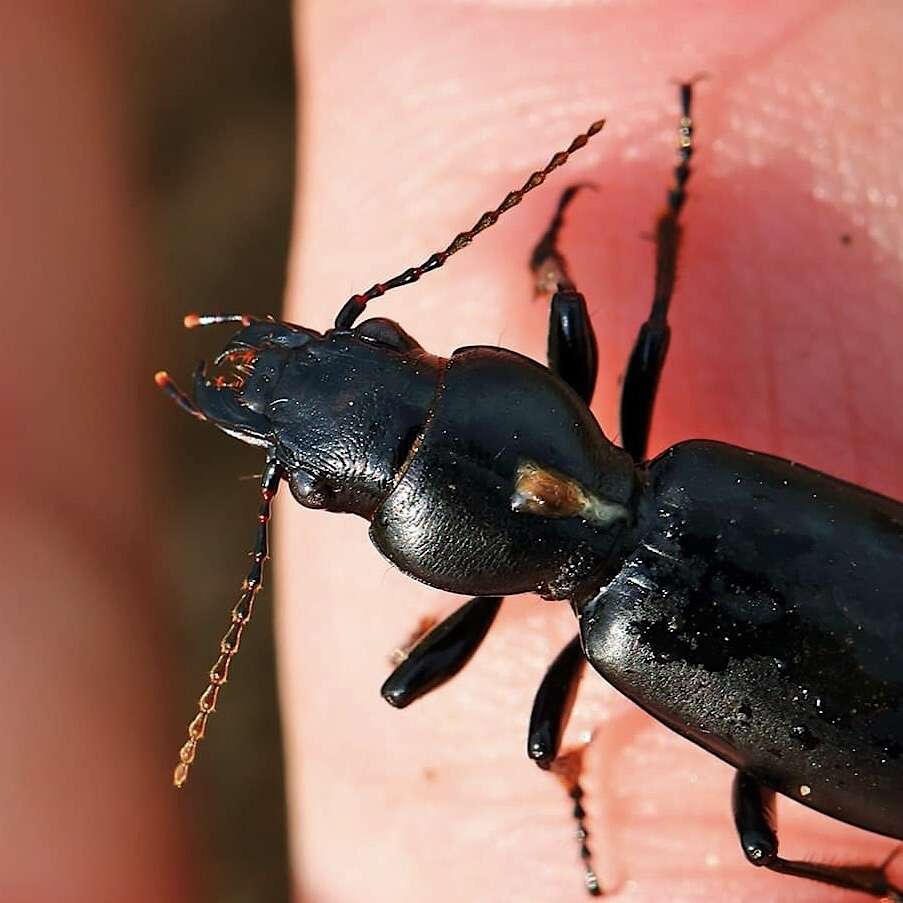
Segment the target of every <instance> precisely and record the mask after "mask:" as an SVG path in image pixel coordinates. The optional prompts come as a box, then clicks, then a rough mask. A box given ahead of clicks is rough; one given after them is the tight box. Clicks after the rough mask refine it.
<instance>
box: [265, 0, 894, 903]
mask: <svg viewBox="0 0 903 903" xmlns="http://www.w3.org/2000/svg"><path fill="white" fill-rule="evenodd" d="M753 9H754V12H753V11H752V10H753ZM297 18H298V42H299V47H300V50H301V58H302V59H303V60H304V65H303V73H302V78H301V80H300V83H299V88H300V91H301V108H302V110H303V113H304V120H303V137H304V141H303V143H302V144H301V148H302V154H301V158H300V163H301V169H300V175H301V178H300V180H299V186H300V187H299V194H298V202H299V217H298V223H299V228H298V230H297V235H296V243H295V247H294V254H293V258H292V266H291V280H290V289H289V295H288V304H287V314H286V315H287V317H288V318H289V319H291V320H295V321H297V322H303V323H305V324H308V325H311V326H314V327H316V328H325V327H327V326H328V325H330V324H331V321H332V318H333V317H334V315H335V313H336V311H337V309H338V308H339V306H340V305H341V303H342V302H343V301H344V299H345V298H346V297H347V296H348V295H349V294H351V293H353V292H355V291H360V290H362V289H364V288H366V287H367V286H369V285H370V284H371V283H373V282H375V281H377V280H379V279H384V278H387V277H389V276H391V275H393V274H395V273H397V272H399V271H400V270H402V269H404V268H405V267H406V266H408V265H410V264H413V263H418V262H420V261H422V260H423V259H425V258H426V256H427V255H428V254H429V253H430V252H431V251H433V250H436V249H438V248H440V247H443V246H444V244H445V243H446V242H447V240H448V239H449V238H451V236H452V235H453V234H454V233H455V232H457V231H458V230H459V229H460V228H462V227H464V226H468V225H470V224H471V223H472V222H473V221H474V220H475V218H476V216H477V215H478V214H479V213H480V212H482V211H483V210H484V209H487V208H488V207H490V206H494V205H495V203H497V201H498V200H500V199H501V198H502V196H503V195H504V194H505V193H506V191H507V190H508V189H510V188H512V187H514V186H515V185H519V184H520V182H521V181H522V179H523V177H524V176H525V175H526V174H527V173H528V172H529V171H530V170H531V169H533V168H536V167H537V166H538V165H541V164H543V163H545V161H546V160H547V159H548V157H549V156H551V154H552V152H553V151H555V150H558V149H559V148H562V147H564V146H566V145H567V143H568V142H569V140H570V138H571V137H572V136H573V135H574V134H576V133H577V132H578V131H580V130H582V129H583V128H584V127H585V126H586V125H587V124H588V123H589V122H591V121H592V120H594V119H596V118H598V116H600V115H605V116H607V117H608V126H607V127H606V129H605V130H604V131H603V133H602V134H600V135H599V136H597V137H596V138H595V139H593V141H592V143H591V145H590V146H589V147H588V148H586V149H584V150H582V151H581V152H580V153H579V154H578V155H577V156H576V157H575V158H574V160H573V161H572V162H571V163H570V164H568V167H567V171H566V172H561V173H559V174H557V175H556V176H554V177H553V178H550V179H549V181H548V183H547V185H546V186H545V187H544V188H542V189H540V190H539V191H537V192H536V193H534V194H533V195H531V196H530V198H529V199H528V200H527V201H526V202H525V203H524V204H523V205H522V206H521V207H520V208H518V209H517V210H515V211H512V212H511V213H510V214H508V215H507V216H506V217H505V218H504V219H503V220H502V222H501V223H500V224H499V225H498V226H496V227H495V228H494V229H493V230H491V231H490V232H489V233H487V234H486V235H484V236H482V237H481V238H479V239H478V240H477V242H476V243H475V245H474V246H473V248H471V249H468V250H467V251H465V252H463V253H462V254H460V255H459V256H458V257H456V258H455V259H454V260H453V261H451V262H450V263H449V264H448V265H447V266H446V267H445V268H444V269H443V270H441V271H440V272H438V273H434V274H431V275H429V276H427V277H426V278H425V279H424V281H423V282H422V283H421V284H420V285H418V286H416V287H412V288H406V289H404V290H399V291H397V292H393V293H391V294H390V295H389V296H387V297H386V298H385V299H383V300H381V301H377V302H374V303H373V304H372V305H371V308H370V312H371V313H372V314H373V315H385V316H389V317H393V318H397V319H398V320H399V321H400V322H401V323H402V324H403V325H404V327H405V328H406V329H408V330H409V331H410V332H411V333H412V334H413V335H415V336H416V337H417V338H418V339H419V340H420V341H421V342H422V343H423V344H424V346H425V347H427V348H428V349H429V350H431V351H434V352H437V353H444V354H447V353H449V352H451V351H452V350H453V349H454V348H455V347H457V346H459V345H463V344H473V343H488V344H501V345H505V346H507V347H510V348H514V349H516V350H518V351H521V352H524V353H526V354H529V355H531V356H533V357H535V358H537V359H540V360H542V359H543V355H544V342H545V329H546V310H545V308H544V307H543V306H542V305H541V304H531V303H530V297H531V280H530V276H529V274H528V271H527V268H526V265H525V262H526V259H527V255H528V252H529V249H530V247H531V244H532V242H533V241H534V240H535V238H536V237H537V236H538V235H539V234H540V232H541V231H542V229H543V228H544V226H545V224H546V222H547V219H548V217H549V215H550V212H551V210H552V208H553V206H554V204H555V202H556V201H557V198H558V194H559V192H560V190H561V189H562V188H563V187H564V186H565V185H567V184H569V183H571V182H574V181H579V180H584V179H592V180H594V181H596V182H597V183H598V185H599V188H600V190H599V192H598V194H593V193H586V194H584V195H583V196H581V197H580V198H579V199H578V200H577V202H576V203H575V205H574V207H573V211H572V213H571V214H570V215H569V217H568V225H567V228H566V230H565V234H564V245H565V249H566V251H567V254H568V256H569V258H570V261H571V264H572V270H573V274H574V276H575V278H576V281H577V284H578V286H579V287H580V288H581V289H582V290H583V291H584V292H585V294H586V296H587V299H588V302H589V306H590V309H591V311H592V315H593V320H594V323H595V326H596V329H597V331H598V334H599V344H600V354H601V373H600V380H599V388H598V393H597V400H596V403H595V405H594V410H595V411H596V413H597V415H598V417H599V419H600V421H601V423H602V425H603V428H604V429H606V431H607V432H608V434H609V435H613V434H616V410H617V397H618V377H619V374H620V372H621V370H622V367H623V362H624V361H625V359H626V356H627V354H628V351H629V348H630V345H631V343H632V340H633V337H634V335H635V332H636V329H637V327H638V325H639V323H640V321H641V319H642V318H643V316H645V312H646V305H647V303H648V299H649V297H650V286H651V277H652V248H651V246H650V245H649V243H648V242H647V241H645V240H644V237H643V236H644V234H645V233H648V232H649V231H650V230H651V228H652V223H653V219H654V216H655V214H656V213H657V211H658V209H659V206H660V204H661V202H662V198H663V193H664V191H665V189H666V187H667V186H668V184H669V180H670V168H671V167H672V166H673V164H674V156H673V135H674V125H675V119H676V100H675V91H674V89H673V88H671V87H670V86H669V84H668V81H669V79H670V78H672V77H686V76H688V75H691V74H693V73H695V72H698V71H703V70H704V71H706V72H709V73H711V76H712V77H711V79H710V80H709V81H708V82H706V83H704V84H703V85H701V86H700V88H699V92H698V104H697V107H696V114H697V124H698V130H697V136H698V154H697V156H696V157H695V158H694V166H695V170H696V172H695V175H694V177H693V179H692V181H691V183H690V195H691V196H690V200H689V202H688V204H687V206H686V209H685V222H686V225H687V231H686V241H685V245H684V249H683V254H682V268H681V272H680V277H679V284H678V290H677V296H676V298H675V307H674V315H673V325H674V341H673V345H672V351H671V356H670V358H669V361H668V366H667V369H666V372H665V376H664V381H663V386H662V391H661V394H660V397H659V404H658V408H657V414H656V418H655V425H654V430H653V437H652V451H653V452H656V451H658V450H660V449H662V448H664V447H666V446H667V445H669V444H671V443H673V442H675V441H678V440H680V439H683V438H689V437H703V436H704V437H712V438H718V439H723V440H727V441H731V442H735V443H737V444H740V445H744V446H748V447H752V448H757V449H761V450H764V451H769V452H774V453H777V454H780V455H784V456H787V457H790V458H795V459H798V460H800V461H803V462H805V463H807V464H810V465H813V466H815V467H818V468H821V469H824V470H826V471H829V472H831V473H834V474H837V475H838V476H841V477H844V478H846V479H849V480H854V481H857V482H860V483H863V484H865V485H867V486H870V487H872V488H874V489H876V490H879V491H882V492H885V493H888V494H890V495H895V496H897V497H903V469H901V467H900V463H899V462H900V460H901V456H903V414H901V410H903V405H900V404H899V401H898V399H900V398H901V397H903V363H901V356H900V354H899V347H900V344H901V338H903V304H901V295H903V291H901V289H903V285H901V282H903V270H901V256H903V251H901V248H903V242H901V216H900V210H899V209H898V208H899V206H900V205H901V203H903V196H901V185H900V176H899V161H900V159H901V157H903V154H901V150H903V117H901V112H900V105H899V100H898V98H897V93H898V92H897V90H896V88H897V86H898V85H899V84H900V83H901V77H903V62H901V57H900V55H899V52H898V50H897V43H898V32H899V27H898V22H899V19H898V17H897V16H896V14H895V11H894V10H893V8H892V6H891V5H883V6H881V5H878V4H875V5H872V6H870V8H869V10H868V13H867V14H864V13H863V9H862V7H861V6H860V5H859V4H855V3H825V2H803V0H799V2H795V3H787V2H776V0H769V2H760V3H757V4H755V5H750V4H739V3H724V2H714V0H710V2H705V0H697V2H692V3H690V2H685V3H651V2H646V3H627V2H621V0H613V2H607V3H595V2H591V0H585V2H581V3H560V4H556V3H549V2H527V0H521V2H518V0H510V2H502V0H498V2H495V3H478V2H473V3H468V2H458V3H452V2H438V0H437V2H433V3H430V4H424V3H416V2H413V0H408V2H402V0H399V2H396V3H392V4H375V3H372V2H371V3H368V2H364V0H347V2H345V3H343V4H341V5H336V4H333V3H325V2H310V3H306V4H304V5H302V7H301V8H300V9H299V10H298V16H297ZM842 235H848V236H849V237H850V239H851V241H850V243H848V244H844V243H842V241H841V236H842ZM283 495H284V498H281V499H280V500H279V504H278V506H277V507H278V511H277V523H278V528H277V532H278V549H277V551H278V556H277V557H278V558H279V559H281V567H280V569H279V574H278V580H279V584H280V585H279V646H280V648H279V656H280V668H281V671H282V692H283V704H284V711H285V713H286V718H285V736H286V744H287V762H288V777H289V804H290V809H291V830H292V849H293V855H294V863H295V867H296V874H297V876H298V884H299V890H300V891H303V892H304V893H305V894H307V897H308V899H310V900H316V901H317V903H346V901H360V900H369V901H379V900H390V899H391V900H392V901H394V903H404V901H418V903H420V901H423V900H425V899H431V900H436V901H441V900H446V899H448V900H467V901H490V900H491V901H493V903H502V901H509V900H510V901H515V900H516V901H525V900H529V901H534V900H535V901H550V900H557V901H570V900H573V901H580V900H582V899H584V897H583V894H582V891H581V887H580V872H579V867H578V863H577V859H576V847H575V844H574V841H573V839H572V836H571V835H572V829H573V826H572V823H571V821H570V816H569V812H568V806H567V804H566V800H565V798H564V795H563V793H562V791H561V788H560V787H559V786H558V785H557V783H556V782H555V781H554V780H553V779H551V778H549V777H547V776H544V775H542V774H540V773H539V771H538V770H537V769H536V768H535V766H533V765H532V764H531V763H529V762H528V761H527V760H526V758H525V755H524V734H525V728H526V720H527V716H528V712H529V708H530V704H531V700H532V695H533V692H534V691H535V688H536V686H537V684H538V682H539V680H540V678H541V675H542V673H543V670H544V668H545V666H546V664H547V663H548V662H549V661H550V660H551V659H552V657H553V655H554V654H555V652H556V651H557V650H558V649H559V648H560V646H561V645H562V644H563V643H564V642H565V641H566V640H567V639H568V638H569V637H570V636H571V635H572V633H573V631H574V620H573V617H572V615H571V613H570V611H569V610H568V608H567V606H565V605H553V604H546V603H541V602H539V601H538V600H536V599H534V598H530V597H525V598H518V599H514V600H511V601H510V602H509V603H507V604H506V605H505V606H504V607H503V610H502V614H501V615H500V618H499V620H498V622H497V624H496V626H495V627H494V629H493V631H492V632H491V634H490V636H489V638H488V639H487V641H486V643H485V645H484V647H483V648H482V649H481V650H480V652H479V653H478V655H477V656H476V658H475V659H474V661H473V662H472V663H471V664H470V665H469V666H468V668H467V669H466V671H465V672H464V673H462V674H461V675H460V676H459V677H458V678H457V679H456V680H455V681H454V682H452V683H451V684H449V685H448V686H447V687H445V688H443V689H441V690H440V691H438V692H436V693H435V694H434V695H432V696H430V697H429V698H427V699H424V700H422V701H421V702H419V703H417V704H416V705H414V706H413V707H412V708H410V709H408V710H406V711H404V712H396V711H393V710H391V709H390V708H389V706H388V705H386V704H385V703H384V702H383V701H382V700H381V699H380V697H379V695H378V689H379V686H380V684H381V682H382V680H383V679H384V677H385V676H386V674H387V673H388V671H389V668H390V665H389V662H388V655H389V653H390V651H391V650H392V649H393V648H394V647H395V646H397V645H398V643H399V642H400V641H402V640H403V639H404V638H405V637H406V636H407V635H408V634H409V633H410V631H411V630H412V629H413V628H414V626H415V625H416V624H417V622H418V620H419V618H420V617H421V616H422V615H424V614H428V613H434V614H440V615H442V614H445V613H446V612H447V611H449V610H450V608H451V607H452V606H453V605H454V604H456V602H457V601H458V600H457V599H455V598H453V597H451V596H448V595H443V594H441V593H437V592H433V591H431V590H430V589H428V588H426V587H424V586H421V585H418V584H416V583H414V582H413V581H411V580H409V579H407V578H404V577H402V576H401V575H400V574H398V573H396V572H395V571H394V570H393V569H392V568H391V567H390V566H389V565H388V564H387V563H386V562H385V561H383V560H382V559H381V558H380V557H379V555H378V554H377V553H376V551H375V550H373V548H372V547H371V546H370V545H369V543H368V540H367V532H366V525H365V524H364V523H362V522H360V521H359V520H356V519H354V518H350V517H339V516H327V515H324V514H321V513H317V512H307V511H304V510H302V509H301V508H300V507H299V506H298V505H296V504H294V503H293V502H292V501H291V500H290V499H289V498H288V493H283ZM594 728H595V729H596V739H595V741H594V742H593V744H592V746H591V750H590V754H589V759H588V769H587V774H586V780H585V784H586V789H587V792H588V808H589V810H590V818H591V824H590V828H591V831H592V838H591V843H592V846H593V848H594V849H595V851H596V862H597V866H598V868H599V871H600V873H601V875H602V877H603V881H604V883H605V886H606V887H607V888H609V889H613V890H616V891H617V892H618V897H617V899H619V900H624V901H640V900H652V899H663V898H666V899H668V900H671V901H688V900H731V901H754V900H755V901H760V900H763V899H769V900H791V899H792V900H795V901H816V900H818V901H826V900H837V901H851V903H852V901H853V900H855V899H860V898H857V897H856V895H854V894H850V893H847V892H844V891H840V890H835V889H831V888H827V887H824V886H821V885H817V884H814V883H810V882H806V881H800V880H793V879H788V878H782V877H779V876H775V875H772V874H769V873H767V872H764V871H757V870H755V869H753V868H752V867H750V866H749V865H747V864H746V862H745V860H744V859H743V857H742V855H741V853H740V850H739V846H738V844H737V841H736V837H735V834H734V831H733V827H732V823H731V817H730V806H729V788H730V781H731V771H730V769H729V768H728V767H727V766H725V765H724V764H722V763H720V762H718V761H716V760H715V759H714V758H712V757H711V756H709V755H708V754H706V753H704V752H703V751H701V750H699V749H697V748H696V747H694V746H693V745H692V744H690V743H687V742H685V741H683V740H681V739H679V738H678V737H677V736H675V735H674V734H672V733H670V732H669V731H667V730H666V729H665V728H663V727H661V726H659V725H658V724H656V723H655V722H654V721H652V720H651V719H650V718H648V717H647V716H645V715H644V714H642V713H640V712H639V711H638V710H637V709H636V708H635V707H634V706H633V705H632V704H630V703H629V702H627V701H626V700H624V699H623V698H621V697H619V696H618V695H617V694H616V693H615V692H614V691H612V690H611V689H609V688H608V687H607V686H606V685H605V684H604V683H603V681H602V680H601V679H599V678H597V677H596V676H595V675H594V674H592V673H590V674H588V675H587V677H586V679H585V680H584V682H583V685H582V688H581V693H580V697H579V701H578V704H577V707H576V709H575V713H574V717H573V720H572V725H571V729H570V730H569V738H570V740H571V741H572V742H573V741H574V740H575V739H576V738H577V737H578V736H579V734H580V732H581V731H586V730H592V729H594ZM779 817H780V832H781V838H782V852H783V853H784V854H786V855H788V856H798V857H805V858H811V859H819V858H823V859H826V860H830V861H834V862H837V861H855V860H857V859H864V860H868V861H876V860H879V859H881V858H882V857H883V856H884V855H886V854H887V852H888V851H889V850H890V849H892V848H893V846H894V843H893V842H892V841H890V840H888V839H886V838H879V837H876V836H873V835H869V834H867V833H866V832H863V831H859V830H856V829H853V828H849V827H846V826H844V825H841V824H838V823H837V822H834V821H832V820H830V819H827V818H825V817H823V816H820V815H818V814H816V813H814V812H812V811H810V810H807V809H805V808H804V807H802V806H800V805H797V804H794V803H792V802H789V801H781V803H780V806H779Z"/></svg>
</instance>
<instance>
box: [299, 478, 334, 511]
mask: <svg viewBox="0 0 903 903" xmlns="http://www.w3.org/2000/svg"><path fill="white" fill-rule="evenodd" d="M288 485H289V489H291V492H292V495H293V496H294V497H295V500H296V501H297V502H298V503H299V504H301V505H304V507H305V508H325V507H326V504H327V502H328V501H329V499H330V498H331V497H332V489H331V488H330V486H329V484H328V483H327V482H326V481H325V480H322V479H320V478H319V477H314V476H313V475H311V474H309V473H308V472H307V471H306V470H293V471H292V472H291V474H289V478H288Z"/></svg>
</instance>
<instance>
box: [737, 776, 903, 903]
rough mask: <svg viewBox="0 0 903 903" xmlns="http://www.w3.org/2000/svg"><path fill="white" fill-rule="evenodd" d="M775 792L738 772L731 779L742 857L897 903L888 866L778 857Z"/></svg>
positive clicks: (902, 895) (900, 893)
mask: <svg viewBox="0 0 903 903" xmlns="http://www.w3.org/2000/svg"><path fill="white" fill-rule="evenodd" d="M774 795H775V794H774V791H773V790H771V789H769V788H767V787H763V786H762V785H761V784H760V783H759V782H758V781H756V779H755V778H753V777H752V776H751V775H749V774H746V773H745V772H742V771H738V772H737V774H736V776H735V777H734V787H733V799H732V803H733V810H734V824H735V825H736V826H737V833H738V835H739V836H740V846H741V847H742V848H743V854H744V855H745V856H746V858H747V859H748V860H749V862H751V863H752V864H753V865H756V866H765V868H767V869H771V871H773V872H779V873H780V874H782V875H793V876H795V877H797V878H808V879H810V880H811V881H821V882H822V883H823V884H830V885H832V886H834V887H843V888H846V889H847V890H855V891H859V892H860V893H864V894H871V896H873V897H889V898H890V899H892V900H894V901H896V903H900V901H903V890H901V889H900V888H897V887H894V886H893V885H892V884H891V883H890V881H889V879H888V877H887V871H886V869H887V865H888V864H889V862H890V860H889V859H888V860H887V861H886V862H884V863H882V864H881V865H871V864H866V865H827V864H823V863H819V862H799V861H796V860H792V859H782V858H781V857H780V856H778V835H777V831H776V829H775V817H774Z"/></svg>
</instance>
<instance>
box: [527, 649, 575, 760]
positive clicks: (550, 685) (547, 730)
mask: <svg viewBox="0 0 903 903" xmlns="http://www.w3.org/2000/svg"><path fill="white" fill-rule="evenodd" d="M585 664H586V659H585V658H584V657H583V648H582V647H581V645H580V636H579V634H578V635H577V636H575V637H574V638H573V639H572V640H571V641H570V642H569V643H568V644H567V645H566V646H565V647H564V649H562V650H561V652H559V653H558V655H557V657H556V658H555V661H554V662H552V664H551V666H550V667H549V670H548V671H546V675H545V677H543V679H542V683H541V684H540V685H539V689H538V690H537V691H536V696H535V698H534V700H533V711H532V712H531V713H530V730H529V734H528V737H527V755H528V756H529V757H530V758H531V759H532V760H533V761H534V762H536V764H537V765H538V766H539V767H540V768H543V769H548V768H549V766H550V765H551V764H552V762H553V761H554V759H555V757H556V756H557V755H558V749H559V747H560V746H561V735H562V733H563V732H564V726H565V724H566V723H567V720H568V717H569V716H570V714H571V708H572V707H573V705H574V697H575V696H576V694H577V684H578V683H579V682H580V677H581V675H582V674H583V666H584V665H585Z"/></svg>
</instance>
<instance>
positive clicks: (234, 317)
mask: <svg viewBox="0 0 903 903" xmlns="http://www.w3.org/2000/svg"><path fill="white" fill-rule="evenodd" d="M256 319H257V317H252V316H251V315H250V314H185V316H184V318H183V319H182V324H183V325H184V326H185V328H186V329H197V327H198V326H219V325H220V324H221V323H241V325H242V326H250V325H251V324H252V323H253V322H254V321H255V320H256Z"/></svg>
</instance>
